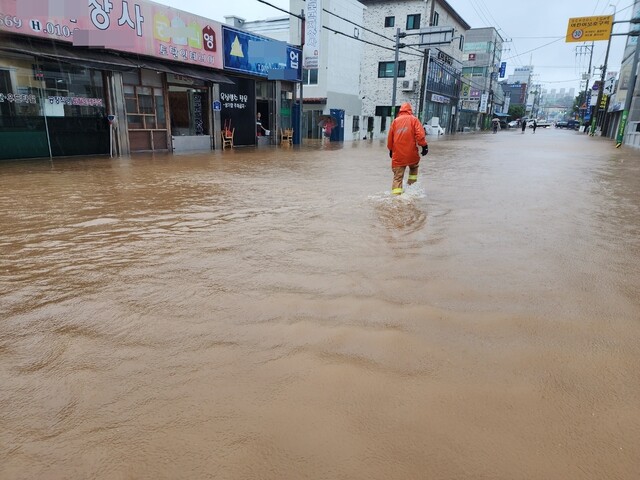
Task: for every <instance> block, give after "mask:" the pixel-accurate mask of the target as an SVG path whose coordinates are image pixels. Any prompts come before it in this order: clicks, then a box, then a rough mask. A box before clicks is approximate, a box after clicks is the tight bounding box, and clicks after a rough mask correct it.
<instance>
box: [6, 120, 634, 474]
mask: <svg viewBox="0 0 640 480" xmlns="http://www.w3.org/2000/svg"><path fill="white" fill-rule="evenodd" d="M515 133H516V132H501V133H500V134H499V135H469V136H459V137H457V138H453V139H449V138H445V139H440V140H439V141H438V142H433V143H432V145H431V148H430V153H429V155H428V156H427V157H425V158H424V159H423V160H422V162H421V171H420V180H419V182H418V183H417V184H416V185H414V186H412V187H409V188H408V189H407V192H406V193H405V194H403V195H401V196H398V197H394V196H392V195H390V193H389V191H388V189H389V188H390V184H391V176H392V175H391V169H390V165H389V159H388V156H387V152H386V149H385V148H384V142H378V141H374V142H371V141H362V142H355V143H352V144H351V143H348V144H344V145H339V144H332V143H324V144H322V143H319V142H316V143H310V144H309V145H308V146H306V147H304V148H298V147H293V148H263V149H258V150H255V149H235V151H233V152H229V151H226V152H224V153H222V152H212V153H202V154H190V155H176V156H172V155H139V156H135V157H133V158H122V159H113V160H110V159H106V158H90V159H65V160H54V161H53V162H51V163H50V162H48V161H42V162H41V161H31V162H8V163H3V164H0V192H2V193H1V194H0V227H1V228H0V252H1V255H0V272H2V276H1V282H0V311H1V312H2V314H1V316H0V385H2V388H0V426H1V427H2V428H0V447H1V448H0V478H3V479H4V478H7V479H33V478H46V479H66V478H150V479H151V478H153V479H156V478H216V479H237V478H273V479H281V478H363V479H364V478H366V479H374V478H379V479H390V478H397V479H407V478H456V479H476V478H504V479H507V478H508V479H512V478H531V479H538V478H580V479H587V478H588V479H602V478H616V479H625V480H626V479H635V478H637V472H638V471H639V470H640V463H639V460H638V459H640V421H639V420H638V419H640V406H639V404H638V401H637V399H638V398H639V397H640V381H638V380H640V379H638V374H637V365H638V361H639V360H640V341H639V340H640V338H639V337H640V322H638V319H639V318H640V274H639V273H638V272H640V235H639V233H640V232H639V229H640V197H639V195H640V193H639V192H640V188H638V179H639V178H640V162H638V155H637V153H636V152H635V151H629V150H624V149H623V150H616V149H614V148H612V146H611V145H610V142H607V141H603V140H601V139H597V138H590V137H585V136H582V135H579V134H575V133H574V132H564V131H555V130H539V131H538V132H537V133H536V135H535V136H533V135H521V134H515ZM523 472H526V473H523Z"/></svg>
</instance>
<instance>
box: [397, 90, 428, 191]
mask: <svg viewBox="0 0 640 480" xmlns="http://www.w3.org/2000/svg"><path fill="white" fill-rule="evenodd" d="M418 145H420V146H421V147H422V151H421V152H420V154H421V155H422V156H423V157H424V156H425V155H426V154H427V153H428V152H429V147H428V145H427V138H426V136H425V132H424V128H423V126H422V124H421V123H420V120H418V119H417V118H416V117H415V116H414V115H413V110H412V109H411V105H410V104H409V103H407V102H405V103H403V104H402V105H401V106H400V111H399V112H398V116H397V117H396V119H395V120H394V121H393V122H392V123H391V128H390V129H389V135H388V136H387V148H388V149H389V157H391V170H393V184H392V186H391V193H393V194H394V195H400V194H401V193H402V180H403V178H404V171H405V169H406V168H407V167H409V179H408V181H407V184H408V185H411V184H413V183H415V182H416V181H417V180H418V164H419V163H420V155H418V147H417V146H418Z"/></svg>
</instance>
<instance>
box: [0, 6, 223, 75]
mask: <svg viewBox="0 0 640 480" xmlns="http://www.w3.org/2000/svg"><path fill="white" fill-rule="evenodd" d="M220 27H221V24H220V23H219V22H216V21H214V20H208V19H206V18H203V17H199V16H197V15H192V14H190V13H187V12H183V11H181V10H177V9H174V8H170V7H165V6H163V5H159V4H156V3H153V2H150V1H147V0H55V1H50V0H28V1H25V0H0V31H6V32H10V33H18V34H23V35H29V36H33V37H39V38H49V39H53V40H58V41H63V42H69V43H73V44H74V45H75V46H95V47H102V48H107V49H110V50H116V51H121V52H128V53H136V54H140V55H148V56H152V57H157V58H162V59H166V60H172V61H178V62H184V63H189V64H193V65H202V66H207V67H213V68H219V69H222V65H223V61H222V52H221V49H220V48H219V41H220V36H221V30H220Z"/></svg>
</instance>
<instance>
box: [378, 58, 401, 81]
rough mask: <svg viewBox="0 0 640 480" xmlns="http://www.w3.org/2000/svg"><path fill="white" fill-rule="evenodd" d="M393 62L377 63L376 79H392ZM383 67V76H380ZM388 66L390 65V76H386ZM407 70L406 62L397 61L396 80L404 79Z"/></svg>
mask: <svg viewBox="0 0 640 480" xmlns="http://www.w3.org/2000/svg"><path fill="white" fill-rule="evenodd" d="M394 64H395V62H378V78H393V73H394V72H393V67H394V66H395V65H394ZM383 65H384V73H385V74H384V75H380V74H381V73H382V72H383ZM389 65H391V72H390V73H391V74H390V75H389V74H388V70H389ZM406 70H407V61H406V60H399V61H398V78H404V76H405V75H406Z"/></svg>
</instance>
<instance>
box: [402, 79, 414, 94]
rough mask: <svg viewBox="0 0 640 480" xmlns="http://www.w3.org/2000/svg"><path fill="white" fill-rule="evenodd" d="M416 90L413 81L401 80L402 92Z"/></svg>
mask: <svg viewBox="0 0 640 480" xmlns="http://www.w3.org/2000/svg"><path fill="white" fill-rule="evenodd" d="M415 89H416V81H415V80H403V81H402V91H403V92H413V91H415Z"/></svg>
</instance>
